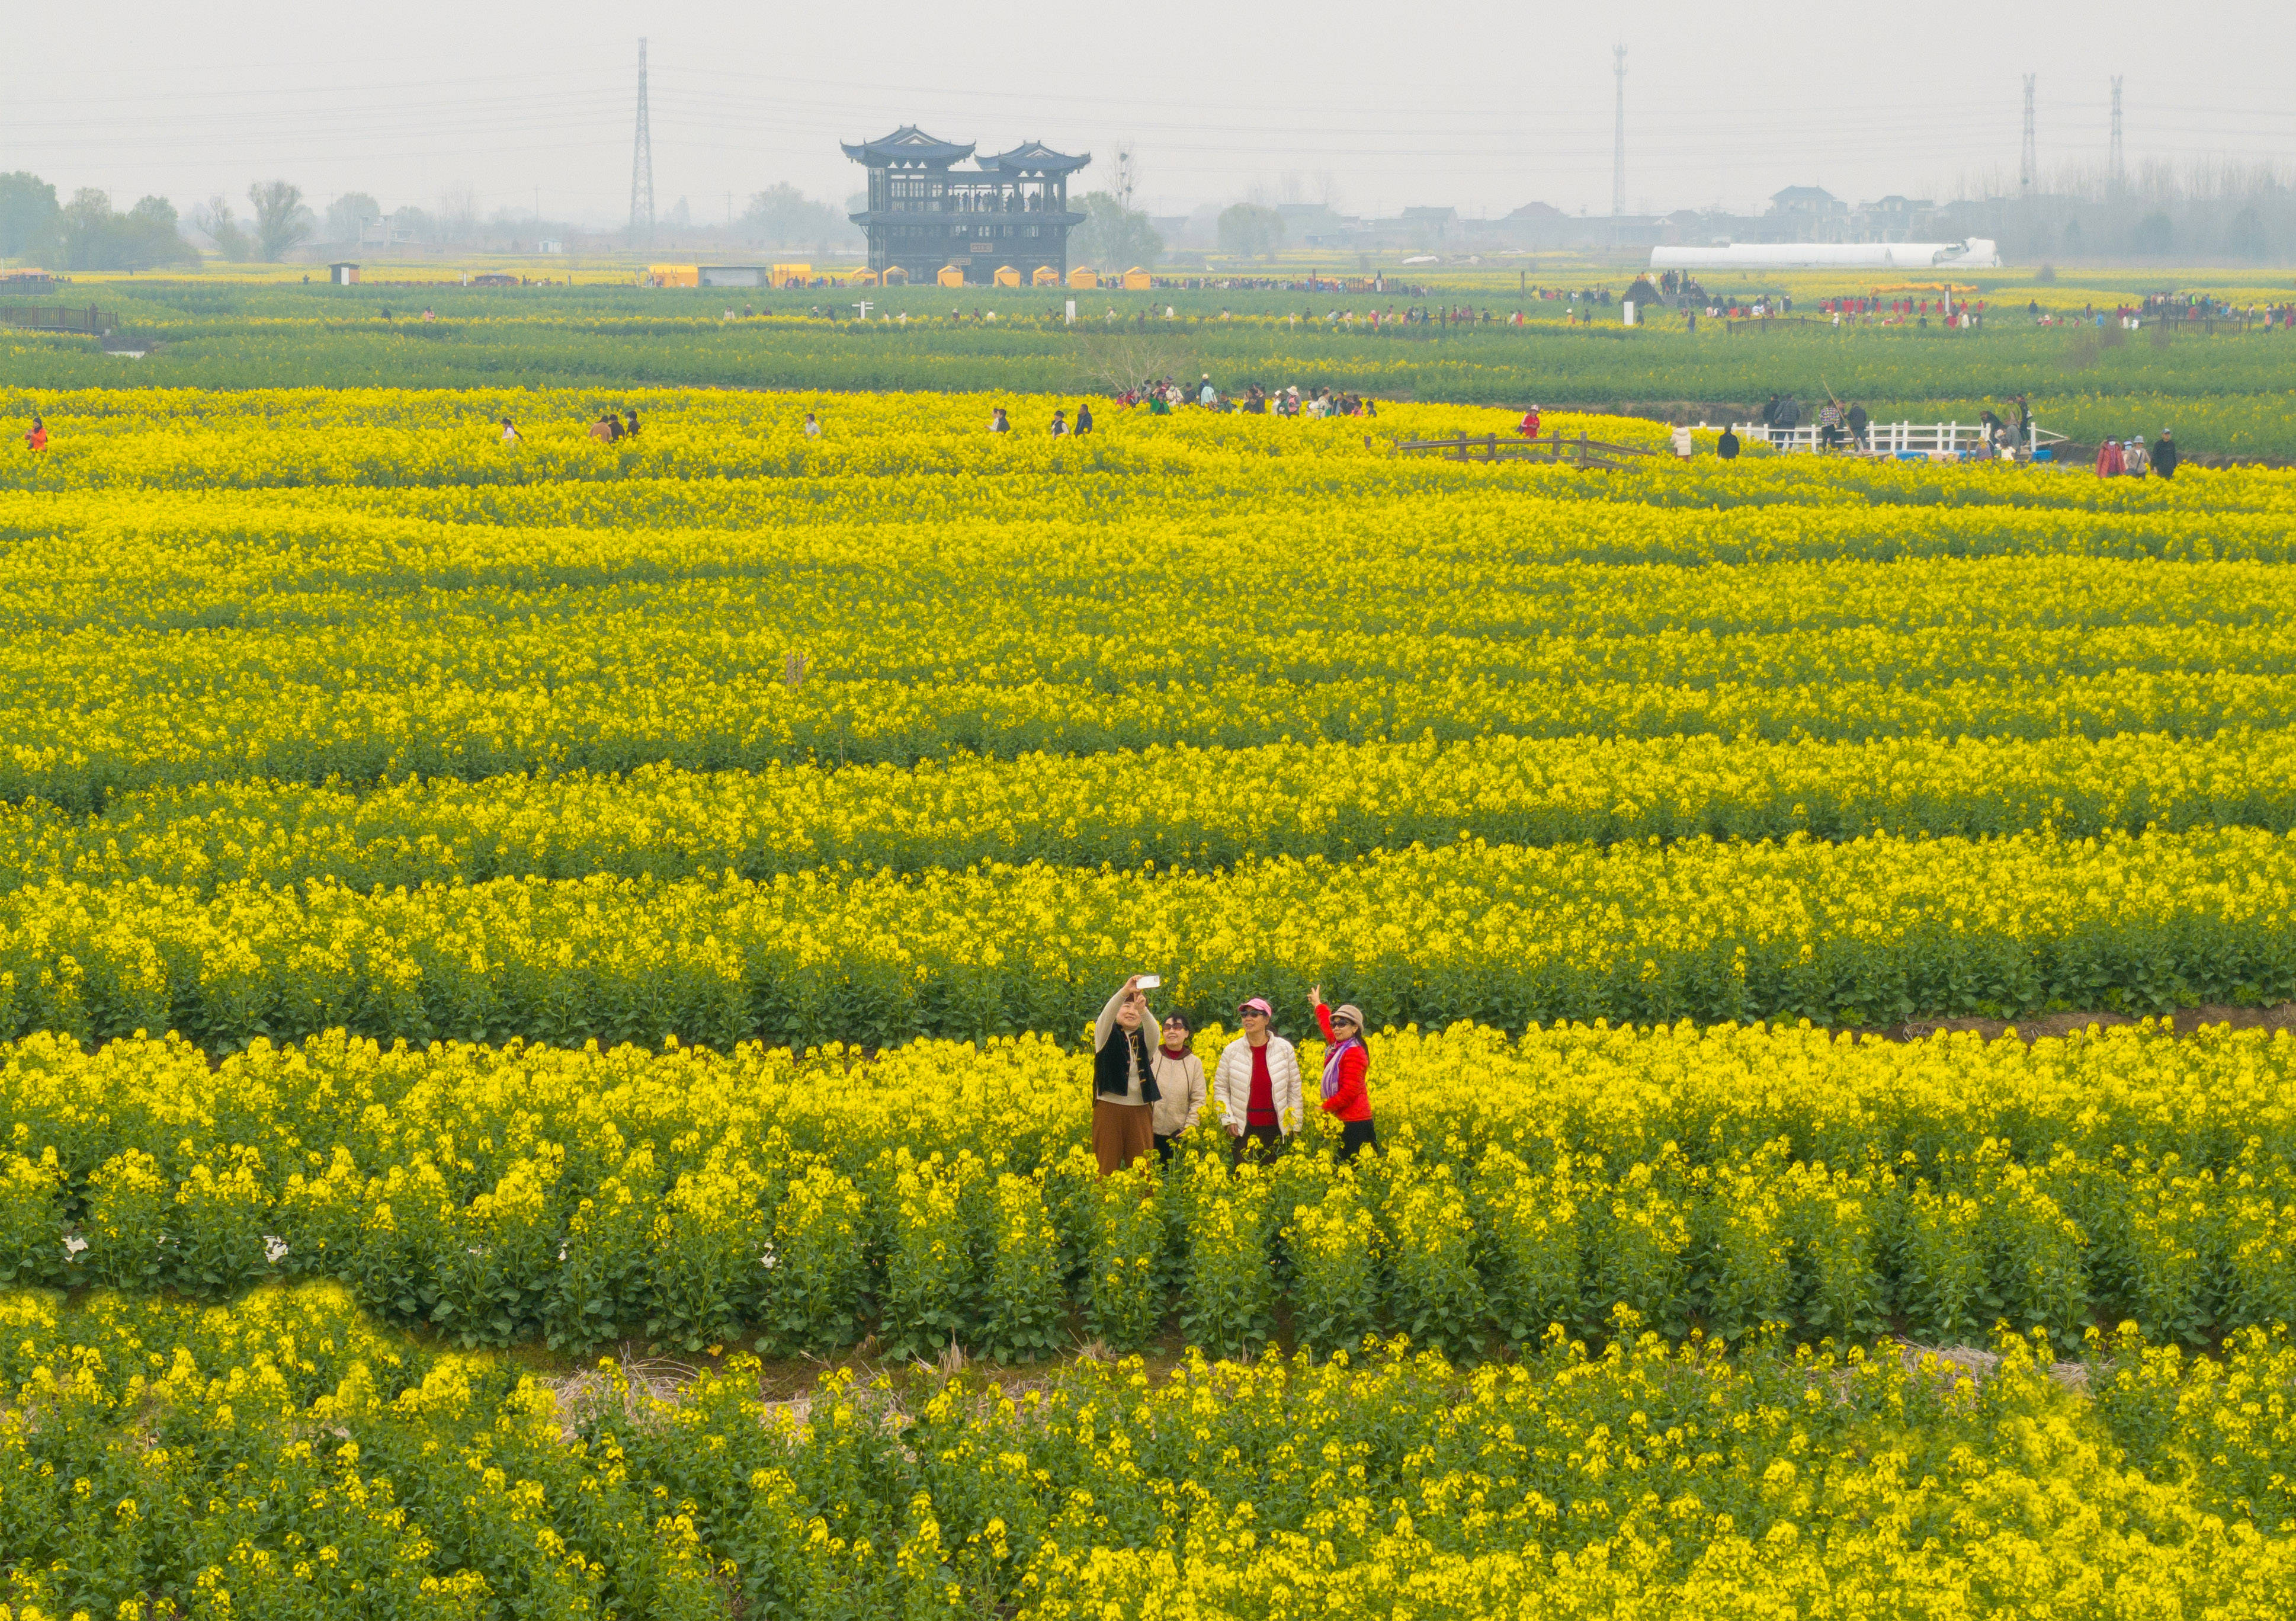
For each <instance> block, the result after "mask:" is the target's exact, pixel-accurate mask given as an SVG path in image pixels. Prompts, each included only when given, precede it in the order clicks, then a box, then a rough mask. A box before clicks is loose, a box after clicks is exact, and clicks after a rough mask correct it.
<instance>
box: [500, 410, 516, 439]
mask: <svg viewBox="0 0 2296 1621" xmlns="http://www.w3.org/2000/svg"><path fill="white" fill-rule="evenodd" d="M502 442H503V443H504V444H505V445H514V444H516V443H518V430H517V429H516V428H514V427H512V425H511V420H510V418H509V417H507V416H505V417H504V418H503V431H502Z"/></svg>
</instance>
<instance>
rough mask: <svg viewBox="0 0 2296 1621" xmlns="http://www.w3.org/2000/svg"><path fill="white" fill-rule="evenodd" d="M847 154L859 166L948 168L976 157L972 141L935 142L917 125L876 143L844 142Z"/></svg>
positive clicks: (900, 129)
mask: <svg viewBox="0 0 2296 1621" xmlns="http://www.w3.org/2000/svg"><path fill="white" fill-rule="evenodd" d="M839 144H840V145H842V146H844V148H845V155H846V156H847V157H849V158H850V159H852V160H854V161H855V162H856V163H883V164H905V165H906V164H918V165H922V166H924V167H929V168H941V169H946V168H947V166H948V165H950V164H952V163H958V162H962V161H963V160H965V159H967V158H969V157H971V156H972V144H971V143H970V142H968V143H966V144H964V145H962V146H960V145H958V144H956V143H955V142H954V141H939V140H935V139H934V138H933V137H932V136H929V135H927V134H926V133H925V132H924V131H923V130H922V129H919V128H917V127H916V126H915V125H914V124H904V125H902V126H901V127H900V128H898V129H896V130H895V131H893V133H892V134H890V135H889V136H882V137H881V138H880V139H877V140H874V141H863V142H861V143H859V144H850V143H845V142H840V143H839Z"/></svg>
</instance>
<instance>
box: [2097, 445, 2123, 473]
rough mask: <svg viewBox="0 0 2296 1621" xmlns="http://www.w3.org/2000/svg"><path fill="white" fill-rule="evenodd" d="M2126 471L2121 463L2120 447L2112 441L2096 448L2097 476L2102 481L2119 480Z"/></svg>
mask: <svg viewBox="0 0 2296 1621" xmlns="http://www.w3.org/2000/svg"><path fill="white" fill-rule="evenodd" d="M2123 471H2124V469H2123V468H2122V466H2121V461H2120V445H2119V444H2118V443H2116V442H2115V441H2113V440H2109V439H2108V440H2105V441H2104V443H2103V444H2101V445H2099V446H2098V447H2097V448H2096V476H2097V477H2099V478H2101V479H2112V478H2119V477H2120V474H2121V473H2122V472H2123Z"/></svg>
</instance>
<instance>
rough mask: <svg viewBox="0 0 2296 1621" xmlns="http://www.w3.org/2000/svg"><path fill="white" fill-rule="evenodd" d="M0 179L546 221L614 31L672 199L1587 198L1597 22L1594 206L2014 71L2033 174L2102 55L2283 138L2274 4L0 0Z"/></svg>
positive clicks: (1881, 119)
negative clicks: (65, 2) (915, 155)
mask: <svg viewBox="0 0 2296 1621" xmlns="http://www.w3.org/2000/svg"><path fill="white" fill-rule="evenodd" d="M15 12H16V15H15V17H14V18H13V19H12V21H11V22H10V24H9V34H10V42H9V48H8V49H7V51H6V53H5V54H4V56H0V170H6V169H31V170H32V171H34V172H35V173H37V174H38V175H40V176H42V177H44V178H45V179H48V180H50V181H52V182H53V183H54V184H55V185H57V187H58V189H59V190H60V191H61V192H63V193H66V194H69V193H70V192H71V191H72V190H74V189H76V188H78V187H79V186H83V185H94V186H100V187H102V188H104V189H106V190H109V191H111V193H114V201H115V202H117V203H118V204H119V205H120V206H123V207H124V206H126V204H127V202H131V201H133V200H134V199H135V197H137V196H139V195H142V194H143V193H147V192H156V193H160V194H162V195H164V196H167V197H169V198H171V199H172V200H174V201H175V202H176V204H177V206H178V207H179V208H185V209H188V208H189V207H190V206H191V205H192V204H193V202H197V201H198V200H200V199H201V198H204V197H206V196H209V195H210V194H211V193H217V192H221V193H228V194H230V195H231V196H233V197H234V199H243V197H244V195H245V193H246V190H247V186H248V184H249V183H250V181H252V180H256V179H268V178H272V177H283V178H286V179H290V180H292V181H294V182H296V183H297V184H298V185H300V186H301V187H302V188H303V191H304V193H305V194H306V196H307V197H308V198H309V199H311V200H312V201H313V202H315V203H316V204H318V205H320V206H324V203H325V202H326V201H327V200H328V199H329V198H331V197H332V196H334V195H336V194H337V193H341V192H343V191H347V190H354V189H356V190H360V191H365V192H369V193H373V194H374V195H375V196H376V197H377V198H379V199H380V200H381V202H382V203H383V205H384V206H385V207H397V206H399V205H401V204H405V203H415V204H419V205H422V206H423V207H426V208H428V207H435V206H436V205H437V202H438V200H439V197H440V195H442V194H443V193H446V192H447V191H448V190H449V189H450V188H456V187H463V186H468V187H470V188H471V189H472V190H474V191H475V192H476V193H478V195H479V198H480V203H481V206H482V209H483V210H486V211H488V212H491V211H492V210H495V209H496V208H498V207H505V206H507V207H513V208H516V209H519V210H527V209H531V208H534V207H536V206H537V203H538V205H539V207H540V209H541V210H542V212H543V213H544V214H545V216H547V217H551V218H582V219H588V220H595V221H598V222H600V223H612V222H615V221H619V220H620V219H623V218H627V213H628V206H629V203H628V200H629V185H630V144H631V130H632V124H633V117H634V111H635V80H636V57H637V39H638V37H639V36H640V35H641V34H644V35H645V36H647V37H648V38H649V39H650V41H651V47H650V52H651V61H652V134H653V164H654V190H655V195H656V202H657V207H658V209H659V210H660V211H662V212H665V213H666V212H667V211H668V209H669V208H670V206H671V205H672V204H673V203H674V202H676V200H677V199H678V198H679V197H681V196H683V197H686V198H689V199H690V200H691V203H692V208H693V214H694V216H695V217H696V218H697V219H703V220H707V219H712V218H722V217H723V216H724V213H725V211H726V205H727V199H728V196H729V194H730V196H731V198H732V200H733V203H734V207H735V208H737V209H738V207H739V206H740V203H741V201H742V198H744V197H745V196H746V195H747V194H748V193H750V192H752V191H755V190H757V189H758V188H759V187H761V186H763V185H768V184H770V183H772V182H774V181H776V180H783V179H786V180H790V181H793V182H795V183H796V184H797V185H800V186H802V187H804V188H805V189H806V190H807V191H808V192H810V193H814V194H816V195H819V196H824V197H827V198H830V199H832V200H841V199H842V198H843V197H844V196H845V195H846V194H847V193H849V192H850V191H851V190H853V189H854V188H855V186H856V185H857V182H858V178H859V170H858V169H856V168H854V167H853V166H852V165H850V164H849V163H847V162H846V161H845V160H844V159H843V157H842V155H841V154H840V152H838V150H837V143H838V141H839V140H840V139H845V140H857V139H860V138H863V137H865V136H877V135H882V134H883V133H885V132H886V131H887V130H889V129H890V128H893V127H894V126H896V125H898V124H901V123H905V122H914V123H918V124H921V125H922V126H923V127H924V128H927V129H929V130H931V132H932V133H934V134H936V135H938V136H942V137H944V138H946V139H949V140H954V141H978V142H980V144H981V147H982V150H984V151H990V152H994V151H998V150H1001V149H1003V148H1005V147H1006V146H1009V145H1012V144H1016V143H1018V142H1019V141H1021V140H1022V139H1024V138H1027V139H1041V140H1044V141H1046V142H1048V143H1050V144H1053V145H1055V146H1059V147H1063V148H1066V149H1068V150H1070V151H1075V150H1079V149H1081V150H1087V151H1090V152H1092V153H1093V154H1094V155H1095V164H1094V167H1093V168H1091V169H1087V170H1086V171H1085V174H1084V176H1083V177H1082V180H1083V183H1084V185H1083V189H1092V187H1093V186H1094V185H1096V184H1101V183H1104V181H1105V179H1106V177H1107V174H1108V163H1107V160H1108V159H1109V158H1110V157H1111V155H1112V153H1113V151H1114V149H1115V147H1116V145H1117V144H1119V142H1128V143H1130V144H1132V145H1133V147H1134V149H1135V150H1136V153H1137V155H1138V156H1137V160H1138V168H1139V176H1140V200H1141V201H1143V202H1144V203H1146V204H1147V205H1148V206H1150V207H1151V208H1152V209H1153V210H1156V211H1159V212H1180V211H1183V210H1185V209H1187V208H1188V207H1190V206H1192V205H1193V204H1196V203H1199V202H1230V201H1233V200H1234V199H1236V198H1239V197H1242V196H1245V195H1247V194H1257V195H1260V196H1262V197H1264V198H1267V199H1270V200H1281V199H1283V198H1284V197H1287V196H1296V197H1301V198H1313V197H1316V196H1320V195H1322V194H1323V193H1324V191H1325V190H1326V188H1328V189H1329V191H1330V192H1331V193H1333V194H1334V195H1335V196H1336V199H1337V201H1338V202H1340V204H1341V206H1342V207H1343V208H1344V209H1345V210H1347V211H1349V212H1368V211H1372V210H1379V211H1383V212H1390V213H1391V212H1393V211H1394V210H1397V209H1398V208H1400V207H1402V206H1403V205H1404V204H1406V203H1431V204H1438V205H1445V204H1447V205H1449V206H1451V207H1455V208H1457V209H1458V210H1461V212H1463V213H1467V214H1474V213H1479V212H1484V213H1492V214H1498V213H1505V211H1507V210H1510V209H1513V208H1514V207H1516V206H1517V205H1518V204H1521V203H1523V202H1531V201H1534V200H1537V201H1543V202H1552V203H1554V204H1555V205H1557V206H1559V207H1562V208H1564V209H1567V210H1570V211H1573V212H1576V211H1577V210H1579V208H1580V207H1582V206H1584V207H1585V208H1586V209H1587V210H1589V211H1590V212H1593V213H1598V214H1599V213H1605V212H1607V211H1608V210H1609V208H1610V202H1611V111H1612V89H1613V82H1612V78H1611V46H1612V45H1614V44H1624V45H1627V46H1628V77H1627V206H1628V209H1629V210H1640V209H1642V208H1644V207H1653V208H1671V207H1680V206H1685V205H1694V204H1703V203H1712V202H1722V203H1726V204H1729V205H1732V206H1735V207H1742V208H1751V206H1753V205H1754V204H1755V203H1756V202H1758V201H1759V200H1760V199H1763V198H1766V197H1767V195H1768V194H1769V193H1772V192H1774V191H1775V190H1777V189H1778V188H1779V187H1781V186H1784V185H1793V184H1814V185H1824V186H1825V187H1827V188H1828V189H1829V190H1831V191H1833V192H1834V193H1836V194H1838V195H1841V196H1843V197H1846V198H1849V199H1851V200H1856V199H1858V198H1862V197H1871V196H1877V195H1880V194H1882V193H1888V192H1905V193H1912V194H1915V195H1931V194H1951V193H1952V190H1953V188H1954V187H1955V185H1956V182H1957V181H1958V180H1959V179H1960V178H1961V177H1963V176H1964V174H1967V173H1969V172H1971V171H1973V170H1978V169H1984V168H1987V167H1997V168H1999V169H2005V170H2006V171H2007V172H2008V173H2009V174H2011V175H2013V174H2014V172H2015V169H2016V164H2017V156H2018V138H2019V121H2020V107H2021V86H2022V81H2021V75H2022V74H2024V73H2028V72H2030V73H2035V74H2038V76H2039V82H2038V91H2037V98H2038V127H2039V128H2038V138H2039V150H2040V158H2041V162H2042V165H2043V167H2044V169H2047V168H2049V167H2051V166H2053V165H2055V164H2059V163H2063V162H2068V161H2075V160H2095V161H2101V160H2102V159H2103V154H2104V148H2105V136H2106V127H2107V106H2108V96H2109V84H2108V80H2109V76H2110V75H2112V74H2114V73H2120V74H2123V75H2125V76H2126V90H2125V104H2126V128H2127V144H2128V157H2129V160H2130V162H2131V163H2132V164H2134V163H2136V162H2138V161H2141V160H2144V159H2145V158H2148V157H2165V158H2173V159H2178V160H2191V159H2206V158H2235V159H2243V160H2253V159H2258V158H2270V159H2274V160H2278V161H2280V162H2282V163H2284V164H2288V163H2291V162H2292V161H2296V91H2292V88H2291V83H2290V74H2289V64H2290V62H2292V60H2296V21H2292V18H2296V9H2292V8H2291V7H2290V6H2289V5H2288V4H2286V0H2276V3H2275V0H2192V3H2190V4H2182V5H2177V6H2164V5H2161V4H2153V3H2152V0H2145V3H2144V4H2133V3H2130V0H2107V3H2104V4H2093V5H2087V6H2078V7H2076V6H2069V5H2060V4H2044V5H2039V6H2030V5H2028V6H2005V5H2002V4H1997V3H1989V4H1973V3H1970V0H1915V3H1913V4H1895V5H1890V4H1883V5H1873V4H1864V5H1855V4H1853V5H1845V6H1841V7H1836V8H1826V7H1820V6H1777V5H1764V4H1741V5H1718V4H1674V3H1671V0H1639V3H1638V4H1630V5H1606V6H1595V5H1575V6H1567V7H1566V6H1527V5H1523V4H1490V3H1488V0H1462V3H1459V4H1450V5H1446V6H1441V7H1431V6H1425V5H1421V4H1395V3H1394V0H1385V3H1382V4H1363V3H1362V0H1326V3H1325V4H1315V5H1310V4H1236V3H1235V0H1150V3H1149V4H1134V5H1115V4H1106V3H1105V0H1101V3H1099V4H1049V5H1042V6H1035V7H1030V6H983V5H969V6H968V5H958V4H951V3H950V0H934V3H930V4H928V3H925V0H865V3H864V4H820V5H811V6H791V5H785V4H784V5H775V6H760V5H755V4H729V3H725V0H658V3H653V4H640V5H628V4H593V3H591V0H563V3H562V4H553V5H546V6H545V5H534V4H508V5H485V4H471V3H469V0H456V3H454V4H447V3H445V0H394V3H393V4H385V5H359V4H335V5H329V4H324V3H318V0H235V3H233V4H226V5H225V6H223V7H209V6H184V5H182V4H158V3H157V0H82V3H81V4H78V5H73V6H39V7H32V6H26V7H19V8H15Z"/></svg>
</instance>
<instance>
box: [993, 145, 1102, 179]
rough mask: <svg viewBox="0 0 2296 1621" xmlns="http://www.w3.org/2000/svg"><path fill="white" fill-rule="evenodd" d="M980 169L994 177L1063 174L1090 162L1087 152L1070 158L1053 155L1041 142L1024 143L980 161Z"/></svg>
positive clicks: (1061, 153) (1065, 155) (1066, 154)
mask: <svg viewBox="0 0 2296 1621" xmlns="http://www.w3.org/2000/svg"><path fill="white" fill-rule="evenodd" d="M1091 161H1092V154H1091V153H1090V152H1083V153H1080V154H1078V155H1076V156H1073V157H1072V156H1070V154H1069V153H1067V152H1054V150H1053V149H1052V148H1051V147H1049V146H1047V145H1046V144H1044V143H1043V142H1042V141H1023V142H1021V144H1019V145H1018V146H1015V147H1014V148H1013V150H1012V151H1011V152H998V153H996V155H995V156H994V157H986V158H982V159H981V160H980V167H981V169H982V170H983V171H984V172H986V173H994V174H1030V175H1065V174H1069V173H1070V172H1072V171H1073V170H1076V169H1082V168H1083V167H1084V166H1085V165H1086V164H1087V163H1089V162H1091Z"/></svg>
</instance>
